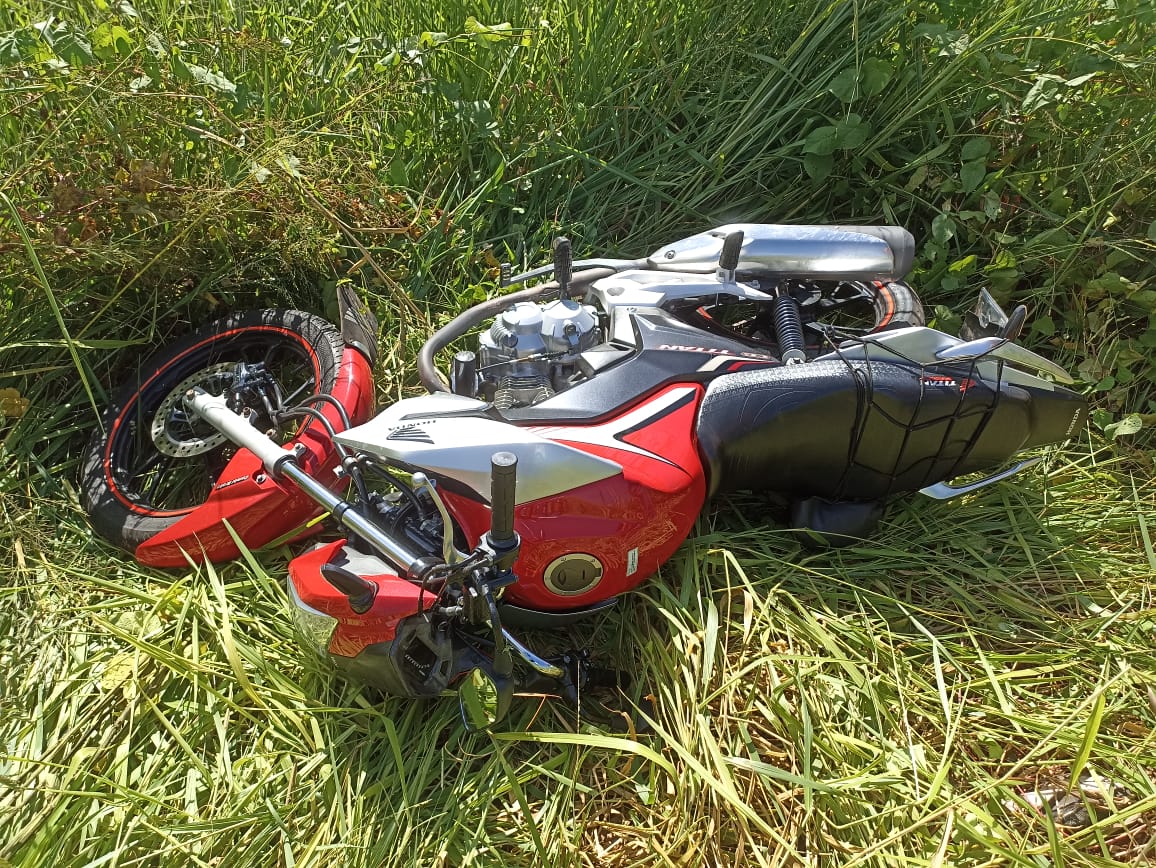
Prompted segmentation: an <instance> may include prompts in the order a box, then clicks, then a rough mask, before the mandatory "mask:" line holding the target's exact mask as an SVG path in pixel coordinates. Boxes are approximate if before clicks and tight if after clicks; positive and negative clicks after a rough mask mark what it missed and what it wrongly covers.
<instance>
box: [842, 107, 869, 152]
mask: <svg viewBox="0 0 1156 868" xmlns="http://www.w3.org/2000/svg"><path fill="white" fill-rule="evenodd" d="M869 135H871V126H870V125H869V124H865V123H863V119H862V118H861V117H859V115H856V114H850V115H847V117H846V119H845V120H841V121H839V122H837V123H836V124H835V142H836V144H837V145H838V146H839V147H840V148H842V149H843V150H845V151H852V150H854V149H855V148H858V147H860V146H861V145H862V144H863V143H864V142H865V141H867V137H868V136H869Z"/></svg>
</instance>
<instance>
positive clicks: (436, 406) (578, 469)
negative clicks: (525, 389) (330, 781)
mask: <svg viewBox="0 0 1156 868" xmlns="http://www.w3.org/2000/svg"><path fill="white" fill-rule="evenodd" d="M483 407H485V404H483V403H482V402H481V401H475V400H474V399H472V398H464V397H462V396H460V395H453V394H450V393H445V392H442V393H437V394H433V395H425V396H422V397H420V398H406V399H405V400H402V401H398V402H397V403H396V404H393V405H392V406H390V407H388V408H387V409H386V410H384V411H383V412H382V413H380V414H378V415H377V416H376V417H374V418H373V419H371V420H370V421H368V422H366V423H365V424H364V425H358V426H357V427H355V428H350V429H349V430H348V431H344V432H342V433H341V434H338V435H337V441H338V442H339V443H341V444H342V445H344V446H347V447H350V448H352V449H358V450H361V451H363V452H368V453H370V454H371V455H377V456H379V457H381V458H388V459H393V460H395V461H400V462H403V463H405V464H407V465H410V466H413V467H420V468H421V469H422V470H423V471H424V472H426V473H427V474H429V475H431V476H445V477H448V478H450V479H453V480H456V481H457V482H460V483H462V484H463V485H466V486H468V487H469V488H471V489H472V490H473V491H475V492H476V493H477V494H478V495H479V496H480V497H481V498H483V499H486V500H488V499H489V496H490V495H489V492H490V456H491V455H493V454H494V453H495V452H513V453H514V454H515V455H517V456H518V483H517V494H516V496H515V500H516V502H517V503H526V502H528V501H531V500H537V499H539V498H542V497H549V496H551V495H554V494H558V493H560V492H563V491H568V490H570V489H572V488H577V487H578V486H580V485H587V484H589V483H591V482H598V481H600V480H602V479H609V478H610V477H612V476H617V475H618V474H620V473H621V472H622V467H621V465H619V464H616V463H615V462H613V461H608V460H607V459H605V458H599V457H597V456H595V455H590V454H589V453H586V452H582V451H581V450H579V449H575V448H574V447H572V446H567V445H565V444H563V443H558V442H556V441H554V440H549V439H547V438H545V437H542V436H539V435H538V434H535V433H534V432H533V431H531V430H528V429H526V428H520V427H517V426H515V425H510V424H508V423H506V422H500V421H498V420H496V419H491V418H488V417H485V416H468V415H460V414H461V413H462V412H463V411H467V412H468V411H470V410H477V409H481V408H483Z"/></svg>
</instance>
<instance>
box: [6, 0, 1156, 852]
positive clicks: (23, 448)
mask: <svg viewBox="0 0 1156 868" xmlns="http://www.w3.org/2000/svg"><path fill="white" fill-rule="evenodd" d="M42 22H47V23H46V24H43V25H41V23H42ZM1154 25H1156V20H1154V18H1153V13H1152V10H1151V9H1150V7H1148V6H1146V5H1142V4H1138V3H1129V2H1127V0H1117V2H1116V3H1115V4H1114V5H1107V4H1094V3H1076V4H1073V3H1069V2H1058V0H1051V2H1044V3H1034V4H1027V3H1013V4H1011V5H1006V6H994V5H983V6H980V5H977V4H969V3H965V2H951V0H945V2H942V3H936V4H933V3H906V4H880V3H858V4H856V3H847V2H836V3H829V4H786V3H777V4H774V5H773V6H770V7H765V8H755V7H754V6H748V7H744V8H725V7H714V6H710V5H708V4H698V5H695V4H687V3H680V2H678V0H652V2H650V3H648V4H625V3H604V4H565V3H548V4H544V5H539V6H537V7H531V6H529V5H527V4H523V3H512V2H511V3H479V4H473V5H467V4H462V3H455V2H449V0H440V2H438V3H437V4H434V5H429V6H422V5H419V4H402V3H394V2H382V3H335V2H322V0H304V2H301V3H298V4H283V3H279V2H268V3H265V4H251V3H239V2H229V3H226V2H220V0H219V2H212V0H193V2H182V3H177V2H171V0H158V2H155V3H151V4H148V5H147V7H146V5H145V4H141V6H140V8H134V7H132V6H130V5H129V4H127V3H111V2H110V3H107V4H105V3H92V4H90V3H84V4H82V3H71V2H66V3H53V4H48V3H41V2H31V0H29V2H23V3H20V2H14V3H9V4H7V5H5V6H4V7H3V9H2V10H0V166H2V167H3V173H2V175H3V179H2V180H0V190H2V191H3V193H4V194H5V195H6V196H7V197H8V198H9V199H10V200H11V202H12V203H13V205H14V206H15V209H16V213H15V215H9V214H4V215H3V216H2V217H0V244H2V245H3V250H4V254H5V255H4V257H3V259H0V263H2V266H0V388H8V389H12V390H15V397H14V396H11V395H10V396H9V398H8V399H7V401H6V403H4V404H3V405H2V406H3V408H4V409H3V412H4V413H5V414H6V415H5V416H4V418H3V419H0V438H2V440H0V520H2V524H0V528H2V531H0V539H2V540H3V544H2V545H0V569H2V570H3V571H4V574H5V576H6V578H5V579H4V580H3V581H2V582H0V705H2V708H0V785H2V786H0V860H2V859H7V860H8V861H10V862H11V863H13V864H21V865H50V864H51V865H58V864H59V865H90V864H109V865H131V864H137V863H143V864H160V865H168V864H172V865H182V866H184V865H189V864H246V865H247V864H277V865H298V864H341V865H386V864H397V865H439V864H443V865H455V866H456V865H467V864H469V865H590V866H620V865H641V864H667V865H730V864H744V865H745V864H750V865H779V864H798V863H806V864H815V865H829V864H860V863H867V864H927V865H949V864H987V863H991V864H1019V865H1033V866H1035V865H1045V864H1055V865H1059V864H1068V863H1071V864H1080V865H1084V864H1087V865H1092V864H1095V865H1102V864H1114V863H1121V862H1123V863H1128V862H1141V861H1143V860H1145V859H1151V858H1152V850H1151V846H1152V841H1153V839H1154V837H1156V836H1154V834H1153V830H1154V825H1153V819H1154V817H1156V813H1154V811H1156V779H1154V778H1153V777H1152V769H1151V766H1152V761H1151V757H1152V756H1153V736H1152V732H1153V727H1154V726H1156V683H1154V677H1153V673H1152V670H1151V665H1150V662H1149V661H1150V660H1151V659H1152V655H1153V652H1154V650H1156V649H1154V644H1156V643H1154V641H1153V624H1154V621H1153V604H1152V576H1153V575H1154V574H1156V553H1154V549H1153V542H1152V536H1153V532H1154V531H1153V527H1152V526H1153V524H1154V523H1156V520H1154V519H1153V516H1156V491H1154V489H1153V486H1152V482H1151V478H1152V475H1153V474H1152V469H1153V464H1152V457H1151V454H1150V452H1148V451H1146V450H1145V449H1144V448H1143V445H1144V443H1145V442H1150V441H1145V440H1144V439H1143V438H1144V436H1145V434H1146V432H1148V431H1149V430H1150V428H1151V425H1152V423H1153V421H1154V420H1153V417H1154V416H1156V404H1154V403H1153V400H1154V397H1153V383H1154V382H1156V365H1153V364H1152V362H1151V357H1152V356H1151V348H1152V347H1153V346H1154V345H1156V337H1154V336H1156V321H1154V319H1153V310H1154V309H1156V304H1154V302H1153V299H1154V298H1156V296H1154V295H1153V290H1152V289H1151V283H1150V281H1151V279H1152V276H1153V269H1152V264H1151V263H1152V249H1153V246H1154V241H1153V239H1154V238H1156V229H1154V228H1153V225H1154V224H1153V221H1156V210H1153V207H1152V205H1151V202H1152V200H1153V197H1152V192H1153V170H1154V165H1153V160H1152V156H1151V155H1152V153H1153V145H1154V143H1156V134H1154V133H1156V127H1154V123H1156V122H1154V120H1153V118H1154V117H1156V111H1154V109H1156V106H1154V105H1153V94H1154V93H1156V71H1154V66H1153V61H1152V58H1153V56H1154V48H1156V35H1154V34H1156V26H1154ZM731 219H742V220H764V221H783V222H787V221H791V222H810V221H816V222H818V221H829V220H841V221H847V222H872V221H874V222H878V221H891V222H897V223H902V224H905V225H908V226H909V227H910V228H911V229H912V230H913V231H914V232H915V233H916V235H917V237H918V238H919V240H920V245H921V246H920V253H919V256H918V259H917V267H916V272H915V274H914V276H913V281H914V283H915V285H916V288H917V290H918V291H919V292H920V293H921V295H922V296H923V298H924V300H925V302H926V303H927V306H928V308H929V310H931V311H933V312H934V313H935V315H936V316H937V317H938V318H939V320H940V321H941V322H945V323H946V322H950V321H951V319H952V317H953V316H956V315H958V314H959V312H960V311H961V310H962V309H963V307H964V306H965V305H966V303H967V301H968V300H969V299H970V297H971V296H972V295H973V293H974V290H975V289H976V288H977V287H978V286H979V285H981V284H982V285H990V286H991V287H992V288H993V290H994V291H995V292H996V293H997V295H998V296H999V297H1000V298H1001V299H1002V300H1004V301H1009V302H1018V301H1024V302H1027V303H1029V304H1030V305H1031V306H1032V321H1031V332H1030V334H1029V337H1028V339H1029V340H1030V341H1031V342H1032V343H1033V345H1035V346H1036V348H1037V349H1040V350H1041V351H1042V352H1044V353H1046V354H1048V355H1051V356H1054V357H1057V358H1059V359H1060V360H1062V361H1064V362H1065V363H1066V364H1070V365H1071V366H1072V367H1074V368H1078V369H1079V371H1080V374H1081V376H1082V377H1083V379H1084V381H1085V383H1086V387H1087V388H1088V389H1089V390H1090V391H1092V392H1093V393H1094V395H1095V397H1096V401H1097V403H1096V408H1097V415H1096V417H1095V419H1096V421H1095V424H1094V425H1093V426H1092V428H1091V429H1090V430H1089V431H1088V432H1084V433H1082V434H1081V436H1080V438H1079V440H1078V442H1077V443H1076V444H1075V445H1073V446H1072V447H1071V449H1070V451H1069V452H1067V453H1065V455H1064V456H1062V457H1055V458H1053V459H1052V461H1051V465H1050V467H1049V469H1048V473H1047V475H1046V476H1045V475H1044V474H1041V473H1035V474H1033V475H1032V476H1030V477H1028V478H1026V479H1025V480H1024V481H1023V482H1022V484H1016V485H1014V486H1010V485H1003V486H999V487H997V488H995V489H989V490H987V491H985V492H983V493H981V494H980V495H977V496H975V497H971V498H968V499H966V500H964V501H962V502H959V503H950V504H936V505H932V504H928V503H926V502H918V501H911V502H905V503H900V504H896V505H895V506H894V507H893V508H892V510H891V512H890V513H889V516H888V518H887V522H886V524H885V526H884V528H883V529H882V531H881V532H880V533H879V534H878V535H877V537H876V538H874V539H873V540H871V541H869V542H868V543H865V544H864V545H863V546H862V547H859V548H854V549H851V550H846V551H843V552H840V553H826V554H814V553H808V552H806V551H804V550H802V549H801V548H800V547H799V545H798V543H797V542H796V541H795V540H794V539H793V538H792V537H791V536H790V535H789V534H787V533H786V532H784V531H782V530H780V529H777V525H776V524H775V521H774V520H775V518H776V513H775V512H774V510H773V509H772V508H771V507H770V505H769V504H767V503H766V502H764V501H763V500H761V499H760V498H755V497H733V498H730V499H727V500H725V501H723V502H721V503H717V504H714V505H713V507H712V509H711V510H710V511H709V512H708V513H707V515H706V516H705V517H704V518H703V520H702V522H701V524H700V527H699V529H698V533H696V535H695V536H694V538H693V539H692V541H690V542H688V543H687V545H686V546H684V547H683V549H682V550H681V551H680V553H679V554H678V555H677V556H676V558H675V559H674V560H673V561H672V562H671V563H670V564H668V565H667V566H665V567H664V568H663V569H662V571H661V574H660V575H659V576H657V577H655V578H654V579H653V580H652V581H650V582H649V583H648V584H647V585H645V586H644V587H643V588H642V589H641V590H640V591H639V592H637V593H634V594H632V595H630V596H629V597H627V598H626V599H625V600H624V601H623V602H622V604H621V605H620V608H619V610H618V611H617V612H615V613H613V614H611V615H609V616H606V617H605V618H603V619H602V620H600V621H598V622H595V623H591V624H586V625H582V626H580V627H576V628H574V629H573V630H572V631H571V633H570V634H569V635H567V636H566V637H562V638H563V639H564V640H565V641H567V642H572V643H574V644H579V645H583V646H589V647H591V648H593V650H594V651H595V653H596V656H597V657H598V659H599V660H601V661H603V662H612V663H616V664H617V665H620V666H623V667H624V668H628V669H630V670H631V671H633V672H636V673H637V675H638V679H637V680H638V685H637V688H636V690H635V693H634V695H633V699H635V700H636V701H640V702H641V700H642V698H643V695H644V694H646V693H651V694H653V702H652V703H650V704H644V705H643V707H644V708H650V709H652V710H653V725H652V728H653V732H652V733H650V734H644V735H639V734H637V733H634V734H630V735H625V736H623V735H612V734H609V733H608V732H606V731H604V730H602V729H599V728H597V727H595V726H593V725H591V724H590V722H588V721H579V720H576V719H575V718H574V715H573V714H572V713H571V712H570V711H569V710H567V709H566V708H564V707H562V706H560V705H558V704H557V703H555V702H552V701H538V700H533V699H526V700H522V701H520V703H519V705H518V707H517V709H516V712H515V717H514V719H513V720H512V721H511V723H510V726H509V729H508V731H504V732H501V733H496V734H494V735H492V736H469V735H466V734H464V733H463V732H462V730H461V727H460V724H459V722H458V720H457V709H456V707H455V705H454V703H453V702H452V701H429V702H420V703H419V702H412V701H401V700H395V699H386V698H382V697H380V696H376V695H373V694H371V693H370V692H368V691H366V690H364V689H361V688H359V687H357V686H356V685H352V684H348V683H345V682H342V681H340V680H337V679H336V678H334V676H333V675H332V674H331V673H329V672H328V671H326V670H325V669H324V668H323V667H322V666H320V665H319V664H318V663H316V662H315V661H313V660H312V659H311V658H309V657H308V656H307V655H305V654H304V653H303V652H302V651H301V650H300V649H299V648H298V647H297V644H296V641H295V638H294V637H293V635H292V631H291V629H290V626H289V624H288V622H287V620H286V618H285V614H284V605H283V603H284V601H283V595H282V592H281V590H280V587H279V582H280V577H281V576H282V575H283V572H284V557H285V556H286V554H287V553H286V552H284V551H280V550H278V551H273V552H267V553H258V555H257V557H256V560H255V561H251V562H244V563H241V564H235V565H229V566H225V567H221V568H219V569H216V570H213V569H208V568H203V569H201V570H196V571H187V572H185V573H168V574H160V573H155V572H151V571H147V570H143V569H141V568H140V567H137V566H135V565H133V564H132V563H131V561H129V560H127V559H125V558H124V557H122V556H120V555H119V554H116V553H113V552H111V551H110V550H109V549H107V548H106V547H104V546H103V545H101V544H99V543H97V542H96V541H94V540H93V539H92V537H91V535H90V534H89V533H88V531H87V530H86V526H85V523H84V520H83V516H81V515H80V514H79V511H78V507H77V505H76V501H75V497H74V494H73V491H72V484H73V476H74V472H75V462H76V455H77V451H78V448H79V445H80V444H81V443H83V441H84V438H85V437H86V436H87V434H88V432H89V431H90V430H91V427H92V426H93V425H94V424H95V418H94V414H93V411H92V409H91V406H90V403H89V400H88V397H87V396H86V394H85V389H84V385H83V384H84V383H85V382H87V383H88V384H89V385H90V387H91V389H92V391H93V397H94V399H95V400H96V402H97V403H98V404H99V403H101V402H102V401H103V400H104V397H105V394H106V391H107V389H109V388H110V387H112V386H114V385H115V384H116V382H117V380H118V379H119V377H120V371H122V370H124V369H125V368H126V367H127V366H129V365H131V363H132V361H133V360H134V359H136V358H139V357H140V356H141V355H143V354H144V353H145V352H146V348H147V347H150V346H155V345H157V344H159V343H163V342H164V341H165V340H168V339H170V338H171V337H172V336H173V335H175V334H177V333H179V332H182V331H185V330H188V329H189V328H191V327H192V325H193V324H196V323H200V322H203V321H204V320H205V319H207V318H209V317H211V316H213V315H215V314H217V313H219V312H222V311H223V310H226V309H232V308H239V307H246V306H253V305H295V306H303V307H307V308H312V309H316V310H319V311H324V310H326V309H327V307H330V306H332V304H333V295H334V286H335V282H336V281H337V280H340V279H352V280H354V281H356V282H357V283H358V284H359V285H361V286H362V287H363V289H364V291H365V292H366V293H367V295H368V296H369V297H370V299H371V302H372V303H373V305H374V306H375V308H376V309H377V311H378V313H379V315H380V316H381V318H382V320H383V322H384V324H385V327H384V329H383V345H384V347H383V348H384V349H386V350H388V351H389V352H388V353H387V356H386V362H385V363H384V364H383V365H382V370H381V371H380V372H379V373H380V377H379V383H380V388H381V393H382V394H381V397H382V398H383V399H385V400H388V399H391V398H394V397H396V396H398V395H400V394H402V393H404V392H406V391H409V390H412V389H413V388H414V383H415V378H414V376H413V371H412V368H411V367H410V365H409V362H410V360H411V359H412V357H413V355H414V353H415V352H416V346H417V344H418V343H419V342H420V340H421V337H422V334H423V332H425V331H426V330H427V329H428V327H429V325H430V324H436V323H437V322H439V321H441V320H443V319H444V318H446V317H448V316H450V315H452V314H453V313H455V312H456V311H457V310H459V309H461V308H462V307H464V306H465V305H467V304H469V303H470V302H471V300H473V299H476V298H477V297H479V296H480V295H481V294H483V293H485V292H487V291H489V290H490V289H492V281H493V278H494V267H495V263H496V262H497V261H498V260H502V259H507V258H510V259H514V260H515V261H517V262H518V263H520V264H521V263H536V262H538V261H540V260H541V259H542V258H544V251H545V250H546V245H547V243H548V241H549V239H550V237H551V236H552V235H553V234H554V233H555V232H557V231H565V232H567V233H569V234H570V235H571V236H572V237H574V238H575V243H576V247H577V248H578V250H579V251H580V255H582V254H584V253H587V252H589V253H595V254H601V253H604V252H609V251H616V252H621V253H623V254H627V255H641V254H643V253H645V252H649V250H651V249H653V248H654V247H656V246H657V245H658V244H660V243H662V242H663V241H666V240H669V238H670V237H672V235H673V234H674V233H678V232H682V231H691V230H698V229H701V228H703V227H704V226H706V225H708V224H710V223H713V222H722V221H725V220H731ZM25 235H26V236H27V241H25ZM351 266H355V267H354V268H353V269H352V271H351ZM41 274H42V275H43V278H41ZM401 295H405V296H408V297H409V298H412V299H414V300H416V302H417V304H418V307H419V313H420V315H414V314H413V313H403V308H402V306H401V304H400V302H399V300H398V299H399V298H400V296H401ZM57 310H58V311H59V317H58V316H57V314H56V313H55V312H54V311H57ZM423 320H424V321H423ZM403 327H404V328H403ZM18 399H24V400H25V401H27V402H28V406H27V409H26V410H25V409H23V404H22V403H21V401H20V400H18ZM1137 425H1139V426H1140V433H1139V434H1138V435H1126V434H1122V433H1121V432H1125V431H1128V430H1131V429H1132V428H1134V427H1136V426H1137ZM1105 433H1106V434H1107V435H1109V436H1111V435H1112V434H1116V435H1118V439H1117V440H1116V441H1115V444H1114V448H1112V445H1111V444H1109V443H1107V442H1106V441H1105V440H1104V439H1103V435H1104V434H1105ZM555 641H559V640H558V639H557V638H556V637H555ZM1081 777H1083V778H1084V779H1086V780H1091V781H1092V782H1093V785H1089V789H1090V790H1091V792H1090V793H1088V794H1086V795H1085V796H1084V797H1083V798H1085V799H1086V800H1087V801H1088V803H1089V807H1090V810H1091V813H1092V815H1093V818H1092V819H1093V822H1091V824H1090V825H1087V826H1084V827H1082V828H1076V827H1066V826H1065V825H1064V824H1063V823H1062V822H1061V820H1062V819H1063V818H1062V817H1059V816H1057V815H1056V814H1055V813H1054V812H1053V813H1049V812H1048V810H1046V809H1045V810H1042V811H1041V810H1040V809H1037V808H1036V807H1034V806H1033V805H1032V804H1031V798H1032V796H1033V793H1038V792H1044V791H1046V790H1049V788H1050V789H1054V790H1058V791H1063V792H1073V791H1074V790H1075V789H1076V788H1074V787H1073V785H1072V784H1073V781H1076V782H1077V783H1078V781H1079V779H1080V778H1081ZM1095 781H1102V782H1107V783H1104V784H1103V787H1102V790H1103V791H1102V792H1096V790H1095V787H1094V782H1095ZM1110 782H1114V783H1115V784H1116V785H1118V786H1117V787H1116V789H1115V790H1114V793H1115V795H1114V797H1113V796H1112V792H1113V790H1112V784H1111V783H1110Z"/></svg>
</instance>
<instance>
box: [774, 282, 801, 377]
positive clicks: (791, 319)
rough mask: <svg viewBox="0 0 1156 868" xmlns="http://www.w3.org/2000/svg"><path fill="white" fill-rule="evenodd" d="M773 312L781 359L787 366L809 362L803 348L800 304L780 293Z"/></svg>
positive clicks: (786, 294) (776, 298)
mask: <svg viewBox="0 0 1156 868" xmlns="http://www.w3.org/2000/svg"><path fill="white" fill-rule="evenodd" d="M772 312H773V313H774V317H775V339H776V340H777V341H778V342H779V358H781V359H782V360H783V362H784V363H785V364H788V365H793V364H797V363H799V362H805V361H806V360H807V354H806V353H805V352H804V350H803V348H804V347H805V346H806V341H805V340H804V338H803V316H802V313H801V312H800V310H799V303H798V302H797V301H795V299H794V298H793V297H792V296H791V295H790V294H789V293H786V292H783V291H782V290H780V291H779V295H777V296H776V297H775V301H774V305H773V307H772Z"/></svg>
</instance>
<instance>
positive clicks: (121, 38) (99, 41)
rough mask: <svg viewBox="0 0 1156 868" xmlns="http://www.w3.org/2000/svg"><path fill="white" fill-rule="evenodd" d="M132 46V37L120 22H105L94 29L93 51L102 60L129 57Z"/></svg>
mask: <svg viewBox="0 0 1156 868" xmlns="http://www.w3.org/2000/svg"><path fill="white" fill-rule="evenodd" d="M132 48H133V45H132V37H131V36H130V35H129V32H128V31H127V30H125V29H124V28H123V27H121V26H120V25H119V24H113V23H111V22H105V23H104V24H102V25H100V26H99V27H98V28H96V30H94V31H92V51H93V53H94V54H95V55H96V56H97V57H99V58H100V59H101V60H118V59H119V58H122V57H128V56H129V55H130V54H132Z"/></svg>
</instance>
